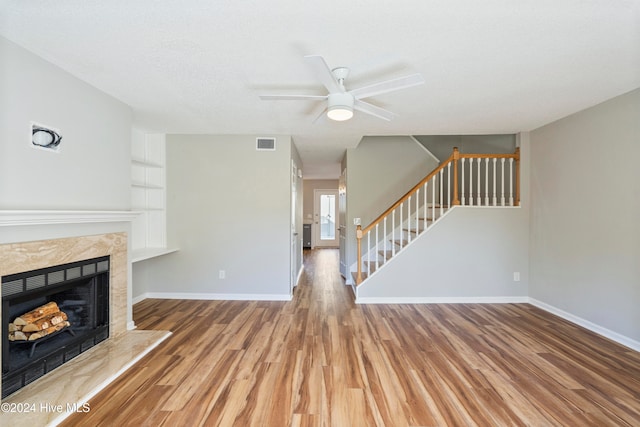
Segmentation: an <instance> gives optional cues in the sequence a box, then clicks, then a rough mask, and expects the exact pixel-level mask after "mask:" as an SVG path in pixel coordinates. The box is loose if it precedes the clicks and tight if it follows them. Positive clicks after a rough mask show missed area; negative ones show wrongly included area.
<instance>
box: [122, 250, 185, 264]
mask: <svg viewBox="0 0 640 427" xmlns="http://www.w3.org/2000/svg"><path fill="white" fill-rule="evenodd" d="M179 250H180V249H178V248H142V249H134V250H132V251H131V262H132V263H133V262H138V261H144V260H145V259H151V258H155V257H159V256H162V255H167V254H170V253H173V252H177V251H179Z"/></svg>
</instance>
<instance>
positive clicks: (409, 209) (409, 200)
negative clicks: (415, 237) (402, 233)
mask: <svg viewBox="0 0 640 427" xmlns="http://www.w3.org/2000/svg"><path fill="white" fill-rule="evenodd" d="M407 230H408V231H407V243H409V242H411V196H409V198H408V199H407Z"/></svg>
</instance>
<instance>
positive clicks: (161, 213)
mask: <svg viewBox="0 0 640 427" xmlns="http://www.w3.org/2000/svg"><path fill="white" fill-rule="evenodd" d="M165 152H166V146H165V135H164V134H151V133H144V132H142V131H138V130H134V131H133V134H132V143H131V208H132V209H133V210H134V211H137V212H139V215H138V217H137V218H136V219H135V220H134V221H133V224H132V242H131V246H132V251H133V252H132V261H133V262H137V261H142V260H144V259H148V258H151V257H155V256H158V255H163V254H166V253H170V252H173V251H175V250H176V249H171V248H167V240H166V228H167V224H166V222H167V215H166V189H165V187H166V176H165V173H166V167H165V165H166V162H165Z"/></svg>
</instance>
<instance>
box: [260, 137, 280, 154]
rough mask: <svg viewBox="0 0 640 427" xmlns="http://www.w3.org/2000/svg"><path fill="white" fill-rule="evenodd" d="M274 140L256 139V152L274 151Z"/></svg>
mask: <svg viewBox="0 0 640 427" xmlns="http://www.w3.org/2000/svg"><path fill="white" fill-rule="evenodd" d="M275 149H276V139H275V138H256V150H258V151H275Z"/></svg>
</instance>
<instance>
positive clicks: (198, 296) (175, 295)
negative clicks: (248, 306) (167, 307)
mask: <svg viewBox="0 0 640 427" xmlns="http://www.w3.org/2000/svg"><path fill="white" fill-rule="evenodd" d="M147 298H157V299H188V300H212V301H291V299H292V296H291V295H288V294H209V293H206V294H205V293H191V292H147V293H145V294H142V295H139V296H137V297H136V298H135V302H134V304H136V303H139V302H140V301H143V300H145V299H147Z"/></svg>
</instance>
